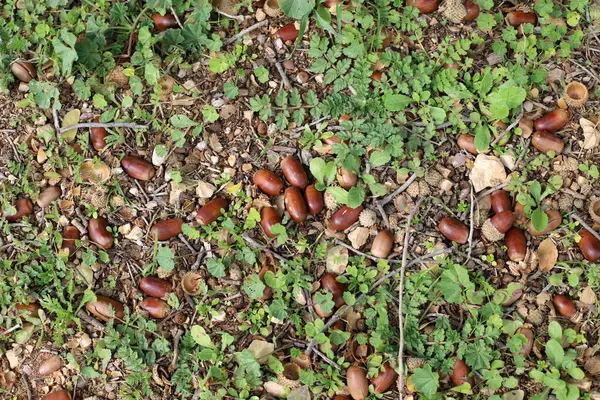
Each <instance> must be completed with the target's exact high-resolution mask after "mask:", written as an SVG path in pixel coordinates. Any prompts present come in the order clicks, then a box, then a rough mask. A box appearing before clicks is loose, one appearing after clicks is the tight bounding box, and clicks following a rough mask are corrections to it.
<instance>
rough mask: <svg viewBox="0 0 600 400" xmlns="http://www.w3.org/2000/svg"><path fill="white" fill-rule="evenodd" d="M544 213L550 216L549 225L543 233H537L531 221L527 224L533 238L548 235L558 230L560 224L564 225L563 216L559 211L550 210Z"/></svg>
mask: <svg viewBox="0 0 600 400" xmlns="http://www.w3.org/2000/svg"><path fill="white" fill-rule="evenodd" d="M544 212H545V213H546V215H547V216H548V225H546V227H545V228H544V229H543V230H542V231H536V230H535V229H534V227H533V224H532V223H531V221H529V223H528V224H527V231H528V232H529V234H530V235H531V236H542V235H547V234H548V233H550V232H552V231H553V230H555V229H556V228H558V227H559V226H560V224H562V215H561V213H560V212H559V211H557V210H554V209H550V210H546V211H544Z"/></svg>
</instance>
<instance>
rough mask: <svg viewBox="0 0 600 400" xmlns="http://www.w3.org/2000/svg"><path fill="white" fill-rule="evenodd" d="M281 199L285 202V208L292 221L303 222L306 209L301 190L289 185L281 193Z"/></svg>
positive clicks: (306, 214)
mask: <svg viewBox="0 0 600 400" xmlns="http://www.w3.org/2000/svg"><path fill="white" fill-rule="evenodd" d="M283 201H284V203H285V209H286V210H287V212H288V214H290V217H291V218H292V220H294V222H297V223H300V222H303V221H304V220H305V219H306V217H307V216H308V211H307V209H306V202H305V201H304V196H302V192H301V191H300V189H299V188H298V187H296V186H292V187H289V188H287V189H285V192H284V193H283Z"/></svg>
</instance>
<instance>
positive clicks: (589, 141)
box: [579, 118, 600, 150]
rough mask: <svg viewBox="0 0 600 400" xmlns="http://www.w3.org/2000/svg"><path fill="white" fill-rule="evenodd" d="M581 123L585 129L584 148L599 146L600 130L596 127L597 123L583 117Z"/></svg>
mask: <svg viewBox="0 0 600 400" xmlns="http://www.w3.org/2000/svg"><path fill="white" fill-rule="evenodd" d="M579 125H581V129H582V130H583V137H584V139H583V148H584V149H585V150H590V149H593V148H595V147H597V146H598V144H600V132H598V130H597V129H596V124H594V123H593V122H592V121H590V120H588V119H585V118H581V119H579Z"/></svg>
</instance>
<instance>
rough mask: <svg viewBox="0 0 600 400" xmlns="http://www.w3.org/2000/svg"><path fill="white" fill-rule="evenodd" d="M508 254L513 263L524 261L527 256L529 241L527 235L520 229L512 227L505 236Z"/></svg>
mask: <svg viewBox="0 0 600 400" xmlns="http://www.w3.org/2000/svg"><path fill="white" fill-rule="evenodd" d="M504 244H505V245H506V249H507V250H506V252H507V253H508V258H510V260H511V261H515V262H518V261H523V260H524V259H525V255H526V254H527V239H526V238H525V233H523V231H522V230H521V229H520V228H517V227H516V226H515V227H512V228H510V229H509V230H508V232H506V235H505V236H504Z"/></svg>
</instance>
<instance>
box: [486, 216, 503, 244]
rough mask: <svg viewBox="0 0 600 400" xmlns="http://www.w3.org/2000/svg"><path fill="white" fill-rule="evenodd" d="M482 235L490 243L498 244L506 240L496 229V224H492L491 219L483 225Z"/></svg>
mask: <svg viewBox="0 0 600 400" xmlns="http://www.w3.org/2000/svg"><path fill="white" fill-rule="evenodd" d="M481 233H482V234H483V236H484V237H485V238H486V239H487V240H488V241H490V242H497V241H499V240H502V239H504V233H502V232H500V231H499V230H498V229H496V227H495V226H494V224H492V221H491V219H488V220H486V221H485V222H484V223H483V226H482V227H481Z"/></svg>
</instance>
